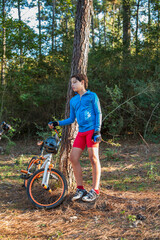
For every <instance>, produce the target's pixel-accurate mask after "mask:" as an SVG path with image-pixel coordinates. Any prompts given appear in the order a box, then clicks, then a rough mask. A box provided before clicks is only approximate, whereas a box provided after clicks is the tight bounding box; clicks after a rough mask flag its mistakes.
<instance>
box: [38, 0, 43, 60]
mask: <svg viewBox="0 0 160 240" xmlns="http://www.w3.org/2000/svg"><path fill="white" fill-rule="evenodd" d="M38 22H39V25H38V29H39V39H38V45H39V60H40V61H41V58H42V34H41V3H40V0H38Z"/></svg>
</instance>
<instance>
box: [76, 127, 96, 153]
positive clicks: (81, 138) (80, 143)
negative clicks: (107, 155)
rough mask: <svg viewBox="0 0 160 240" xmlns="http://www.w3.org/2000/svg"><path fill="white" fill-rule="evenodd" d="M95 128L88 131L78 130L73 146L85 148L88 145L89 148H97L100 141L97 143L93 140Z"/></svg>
mask: <svg viewBox="0 0 160 240" xmlns="http://www.w3.org/2000/svg"><path fill="white" fill-rule="evenodd" d="M93 133H94V130H90V131H87V132H78V134H77V137H76V138H75V140H74V143H73V147H76V148H81V149H82V150H84V149H85V147H86V145H87V147H88V148H93V147H95V148H97V147H98V146H99V143H95V142H93V140H92V136H93Z"/></svg>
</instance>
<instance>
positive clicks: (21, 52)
mask: <svg viewBox="0 0 160 240" xmlns="http://www.w3.org/2000/svg"><path fill="white" fill-rule="evenodd" d="M18 19H19V48H20V66H22V64H23V59H22V56H23V50H22V21H21V7H20V0H18Z"/></svg>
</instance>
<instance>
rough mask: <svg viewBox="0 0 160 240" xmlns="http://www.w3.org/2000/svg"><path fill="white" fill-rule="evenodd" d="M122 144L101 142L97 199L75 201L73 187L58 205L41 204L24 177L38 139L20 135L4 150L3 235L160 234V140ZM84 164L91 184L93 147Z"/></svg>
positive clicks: (105, 237)
mask: <svg viewBox="0 0 160 240" xmlns="http://www.w3.org/2000/svg"><path fill="white" fill-rule="evenodd" d="M120 144H121V146H118V145H117V146H112V145H107V144H106V143H102V144H101V147H100V159H101V166H102V177H101V191H100V196H99V198H98V199H97V201H96V202H94V203H84V202H81V201H78V202H72V201H71V197H72V196H73V191H70V192H69V194H68V195H67V196H66V198H65V200H64V202H63V203H62V204H61V205H60V206H59V207H57V208H56V209H51V210H40V209H36V208H35V207H34V206H33V205H32V204H31V203H30V202H29V200H28V198H27V194H26V190H25V189H24V187H23V186H22V185H23V180H22V179H20V178H19V176H20V169H22V168H24V166H25V167H26V164H27V162H28V161H29V159H30V158H31V156H33V155H35V154H38V153H39V149H38V147H37V146H36V142H34V141H33V142H31V141H28V142H27V141H26V142H24V141H23V144H22V141H19V142H18V141H17V142H16V146H15V147H12V149H11V150H10V152H11V153H10V154H8V155H7V154H3V155H2V154H1V155H0V239H3V240H18V239H20V240H26V239H27V240H31V239H38V240H53V239H69V240H71V239H79V240H80V239H83V240H84V239H86V240H91V239H94V240H160V144H153V143H148V146H147V145H146V144H145V143H144V142H141V141H140V140H139V139H138V140H136V141H135V140H128V141H127V140H125V141H124V140H123V141H120ZM1 145H2V146H3V141H1ZM81 164H82V167H83V173H84V182H85V186H86V188H87V190H90V185H91V182H92V175H91V166H90V163H89V161H88V158H87V151H85V152H84V153H83V156H82V158H81Z"/></svg>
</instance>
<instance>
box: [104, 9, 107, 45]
mask: <svg viewBox="0 0 160 240" xmlns="http://www.w3.org/2000/svg"><path fill="white" fill-rule="evenodd" d="M104 46H105V49H106V47H107V42H106V11H104Z"/></svg>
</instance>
